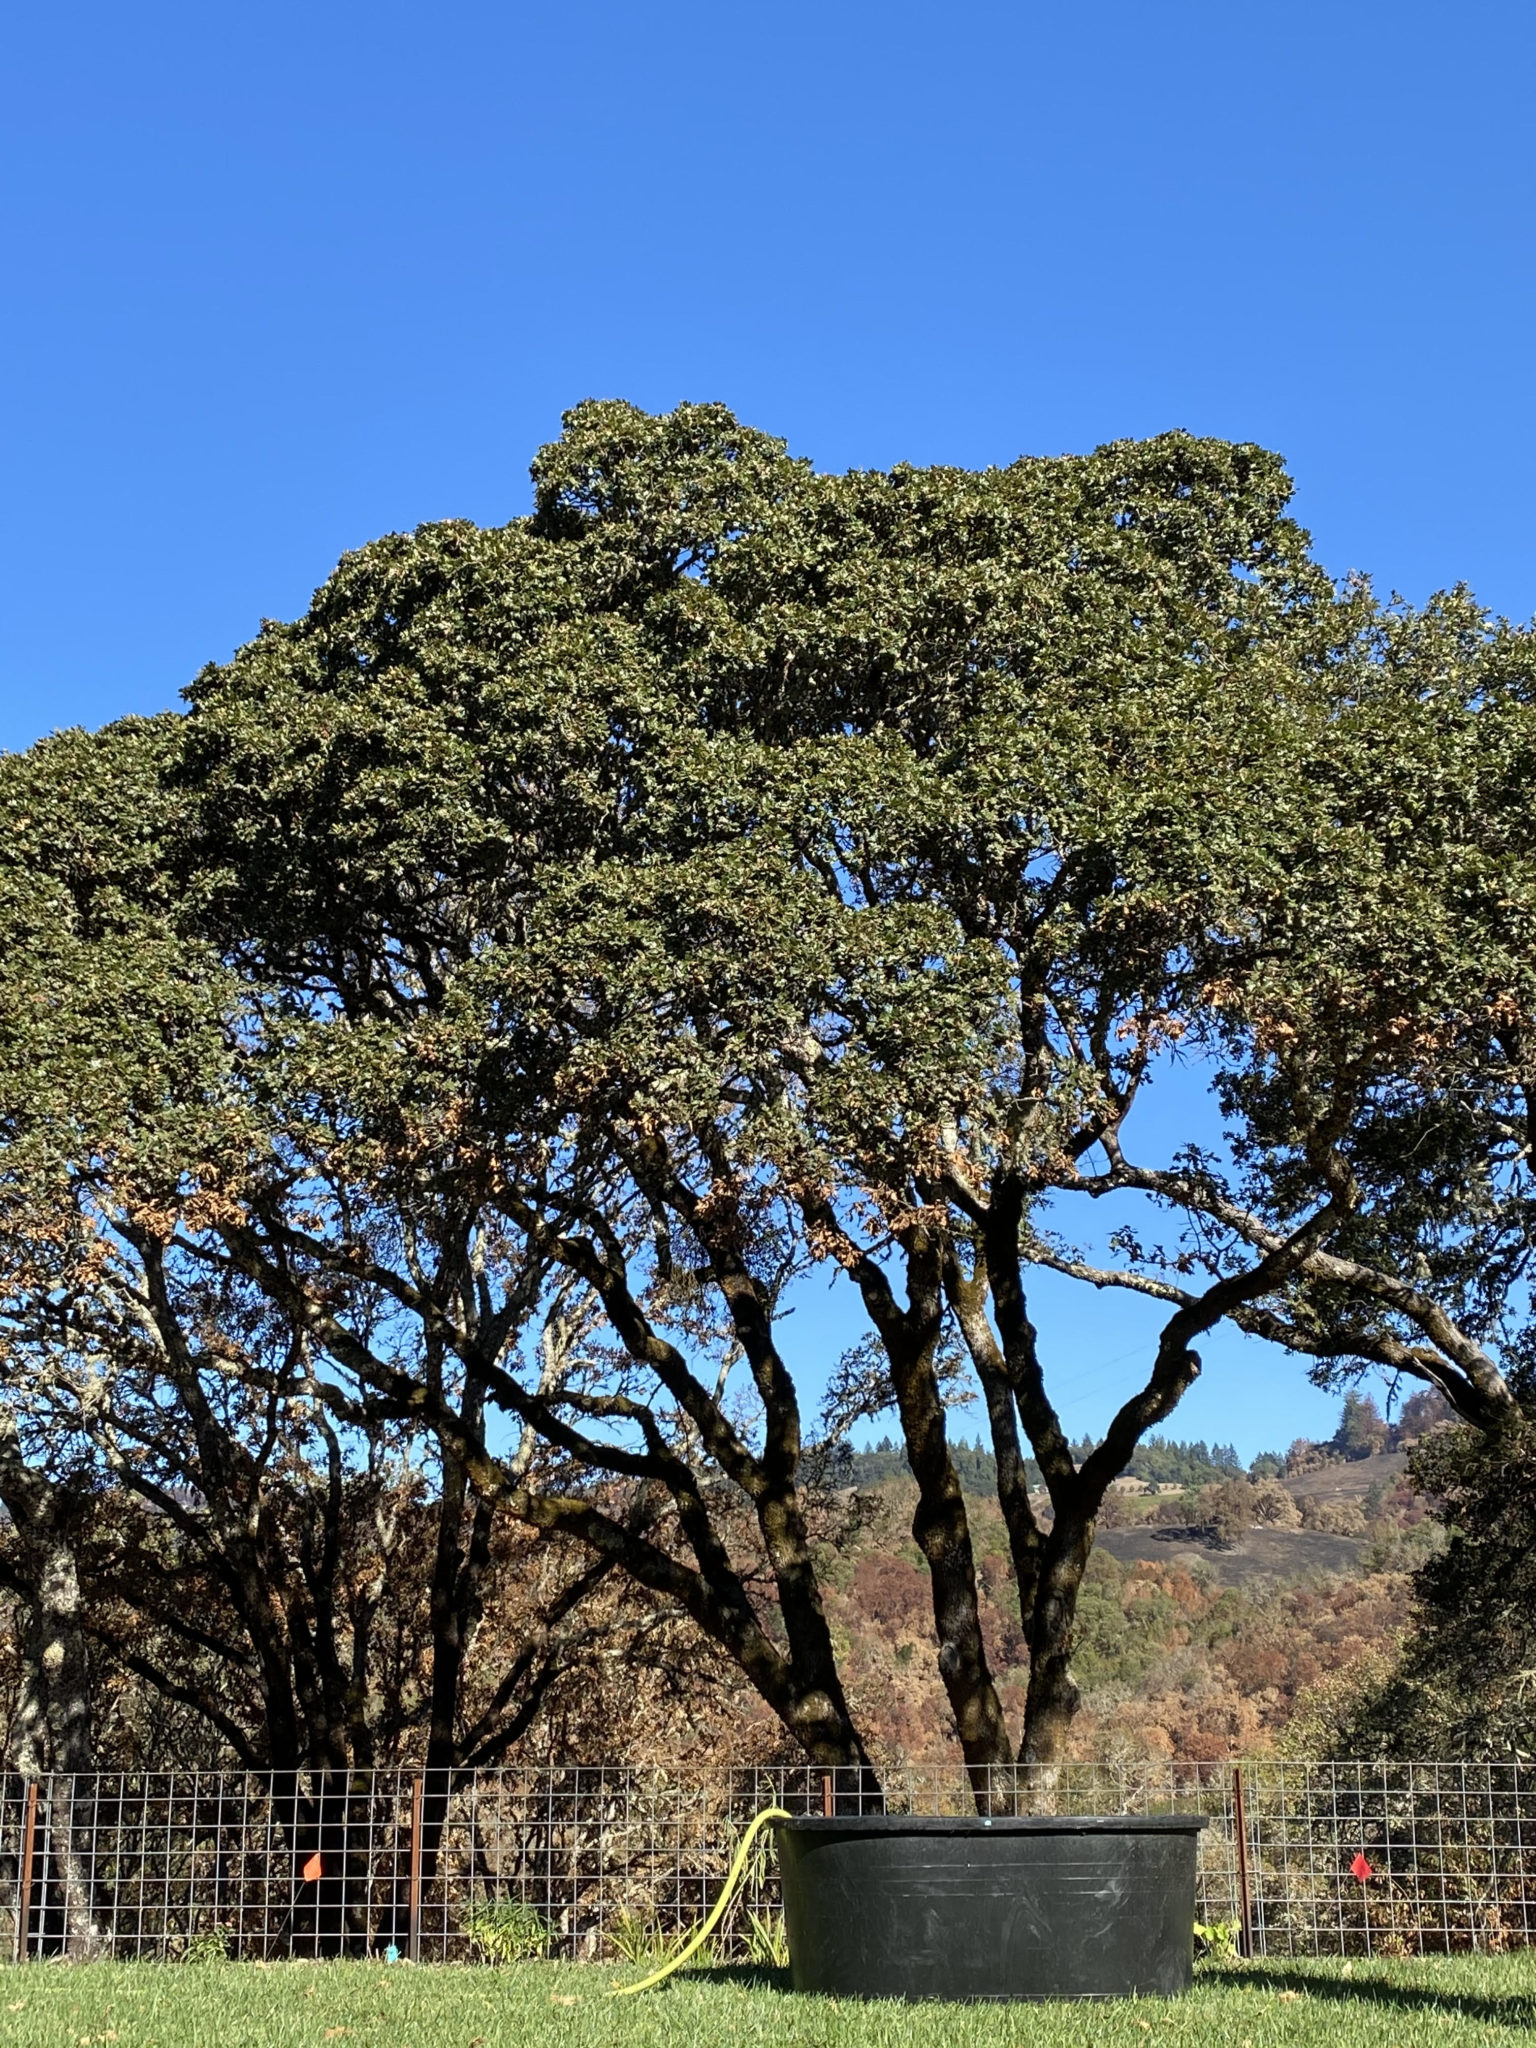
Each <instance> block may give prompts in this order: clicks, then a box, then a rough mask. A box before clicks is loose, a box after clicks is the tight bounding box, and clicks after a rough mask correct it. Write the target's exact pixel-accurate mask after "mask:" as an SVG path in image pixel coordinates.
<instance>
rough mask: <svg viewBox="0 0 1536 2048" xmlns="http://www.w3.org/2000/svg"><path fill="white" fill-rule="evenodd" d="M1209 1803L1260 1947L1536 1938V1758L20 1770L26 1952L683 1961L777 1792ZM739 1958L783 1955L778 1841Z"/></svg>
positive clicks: (11, 1918) (837, 1798) (950, 1801)
mask: <svg viewBox="0 0 1536 2048" xmlns="http://www.w3.org/2000/svg"><path fill="white" fill-rule="evenodd" d="M978 1798H979V1799H980V1800H981V1801H982V1802H984V1804H985V1806H986V1809H987V1810H988V1811H990V1812H992V1813H994V1814H1001V1813H1020V1814H1024V1813H1052V1812H1055V1813H1062V1814H1068V1813H1079V1814H1081V1813H1104V1814H1113V1813H1157V1812H1174V1811H1184V1812H1196V1813H1201V1814H1203V1815H1205V1816H1206V1819H1207V1821H1208V1825H1207V1827H1206V1829H1205V1830H1204V1832H1203V1834H1202V1836H1201V1847H1200V1868H1199V1894H1198V1907H1197V1912H1198V1917H1199V1918H1200V1920H1201V1921H1202V1922H1204V1923H1207V1924H1211V1923H1222V1924H1225V1925H1226V1926H1227V1927H1229V1928H1231V1929H1232V1930H1233V1931H1234V1934H1235V1935H1236V1937H1237V1939H1238V1940H1239V1943H1240V1945H1241V1946H1243V1947H1244V1948H1246V1949H1247V1950H1248V1951H1249V1952H1250V1953H1253V1954H1256V1955H1267V1956H1301V1955H1340V1954H1351V1953H1366V1954H1383V1955H1388V1956H1391V1955H1413V1954H1423V1953H1426V1952H1442V1953H1443V1952H1447V1951H1452V1950H1458V1949H1492V1950H1497V1949H1502V1948H1508V1947H1514V1946H1521V1945H1528V1944H1530V1943H1531V1942H1532V1940H1533V1936H1536V1771H1532V1770H1529V1769H1523V1768H1522V1767H1521V1766H1519V1765H1514V1764H1379V1763H1376V1764H1365V1763H1293V1762H1278V1761H1270V1760H1260V1761H1258V1762H1253V1763H1246V1764H1243V1765H1240V1766H1236V1765H1231V1764H1226V1763H1219V1764H1218V1763H1183V1764H1181V1763H1147V1764H1073V1765H1070V1766H1067V1767H1065V1768H1064V1769H1062V1770H1061V1771H1060V1772H1042V1771H1039V1770H1032V1769H1029V1768H1026V1767H1018V1768H1010V1769H1007V1770H995V1771H993V1772H991V1773H989V1774H986V1776H985V1778H983V1779H981V1780H980V1781H977V1782H973V1777H972V1775H971V1774H969V1773H967V1772H966V1770H965V1769H964V1767H963V1766H959V1765H953V1764H934V1765H907V1766H902V1767H899V1768H895V1769H885V1770H882V1771H881V1772H880V1773H879V1776H878V1779H876V1778H875V1777H874V1776H873V1774H871V1773H869V1772H866V1771H860V1770H854V1769H849V1770H836V1771H832V1770H825V1769H822V1768H820V1767H817V1766H806V1765H800V1766H788V1767H784V1768H775V1769H767V1768H745V1769H720V1770H707V1771H687V1770H677V1771H664V1770H646V1769H637V1768H632V1767H628V1766H610V1767H593V1766H580V1767H577V1766H571V1767H568V1768H559V1767H535V1766H524V1767H519V1768H514V1769H508V1770H500V1771H477V1772H451V1773H450V1772H437V1773H412V1772H409V1771H379V1772H360V1773H352V1774H350V1775H340V1774H334V1773H333V1774H325V1773H319V1772H307V1771H289V1772H273V1773H252V1772H224V1773H191V1772H165V1773H144V1774H136V1775H100V1776H90V1777H76V1778H69V1777H52V1778H45V1779H37V1780H22V1779H20V1778H18V1777H14V1776H12V1777H0V1955H3V1956H6V1957H9V1958H11V1959H14V1960H15V1961H18V1962H19V1961H23V1960H27V1959H31V1958H38V1957H45V1956H60V1955H65V1956H85V1955H92V1954H94V1955H113V1956H119V1957H151V1958H159V1959H164V1960H174V1959H178V1958H180V1959H187V1960H191V1959H196V1958H199V1957H213V1956H229V1957H244V1958H264V1959H269V1958H275V1957H280V1956H344V1955H392V1956H396V1957H410V1958H414V1959H420V1960H451V1961H480V1962H506V1961H513V1960H518V1959H522V1958H528V1957H534V1956H564V1957H568V1958H577V1959H590V1960H597V1959H600V1958H611V1957H614V1956H624V1957H627V1958H629V1959H630V1960H632V1961H637V1962H638V1961H645V1960H649V1959H652V1958H655V1959H660V1958H661V1957H662V1956H663V1955H664V1954H665V1953H666V1952H667V1950H668V1948H669V1946H670V1945H672V1944H673V1943H675V1942H676V1940H677V1938H678V1937H679V1936H680V1935H681V1934H683V1933H684V1932H686V1931H688V1930H691V1929H692V1928H693V1926H694V1925H695V1924H696V1923H697V1922H698V1920H699V1919H700V1917H701V1916H702V1915H703V1914H704V1912H706V1911H707V1909H708V1908H709V1907H710V1906H711V1905H712V1904H713V1903H714V1902H715V1900H716V1899H717V1898H718V1897H719V1893H720V1888H721V1886H722V1884H723V1883H724V1880H725V1875H726V1872H727V1870H728V1868H729V1865H730V1862H731V1858H732V1856H733V1854H734V1852H735V1849H736V1847H737V1845H738V1844H739V1842H740V1840H741V1836H742V1834H743V1832H744V1830H745V1828H746V1826H747V1824H748V1822H749V1821H750V1820H751V1819H752V1817H753V1815H754V1814H756V1813H758V1812H760V1811H761V1810H762V1809H763V1808H764V1807H765V1806H770V1805H777V1806H783V1807H785V1808H786V1809H787V1810H788V1811H790V1812H791V1813H812V1814H823V1813H857V1812H860V1811H864V1812H869V1811H879V1812H885V1813H897V1814H900V1813H910V1814H914V1815H940V1814H954V1815H957V1816H958V1815H964V1814H970V1813H974V1812H975V1811H976V1810H977V1802H978ZM715 1953H716V1955H717V1956H719V1957H720V1958H722V1959H733V1960H748V1961H756V1962H762V1963H768V1962H776V1961H781V1960H782V1958H783V1929H782V1921H781V1918H780V1914H779V1900H778V1891H777V1878H776V1874H775V1869H774V1862H773V1857H772V1854H771V1850H770V1849H769V1846H768V1843H767V1841H766V1839H763V1840H760V1843H759V1851H758V1853H757V1854H756V1855H755V1857H754V1860H753V1863H752V1865H751V1866H750V1867H749V1871H748V1876H747V1883H746V1885H745V1887H744V1889H743V1891H742V1892H741V1894H740V1895H739V1897H738V1899H737V1901H736V1903H735V1904H734V1905H733V1906H732V1908H731V1911H730V1914H729V1917H728V1918H727V1920H726V1921H725V1922H724V1923H723V1925H722V1927H721V1929H720V1930H719V1933H718V1936H717V1938H716V1942H715Z"/></svg>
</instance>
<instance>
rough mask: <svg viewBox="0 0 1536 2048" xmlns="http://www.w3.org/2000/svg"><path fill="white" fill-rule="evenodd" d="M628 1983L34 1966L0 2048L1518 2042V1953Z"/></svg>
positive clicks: (1528, 1973)
mask: <svg viewBox="0 0 1536 2048" xmlns="http://www.w3.org/2000/svg"><path fill="white" fill-rule="evenodd" d="M632 1974H633V1973H632V1972H625V1971H622V1970H602V1969H596V1968H590V1967H588V1968H580V1967H575V1966H562V1965H559V1964H551V1963H533V1964H523V1965H519V1966H515V1967H512V1968H508V1969H502V1970H484V1969H478V1970H477V1969H470V1968H453V1967H445V1966H427V1967H423V1968H420V1969H412V1968H411V1967H410V1966H409V1965H399V1964H397V1965H394V1966H392V1967H385V1966H384V1965H381V1964H377V1963H326V1964H321V1965H319V1966H316V1965H311V1964H301V1963H281V1964H273V1965H270V1966H264V1965H261V1964H253V1963H225V1964H218V1963H208V1964H195V1963H194V1964H153V1963H137V1964H133V1963H129V1964H122V1963H96V1964H90V1965H84V1966H80V1965H76V1966H70V1965H67V1964H53V1963H32V1964H28V1965H24V1966H23V1967H22V1968H20V1969H17V1968H14V1967H11V1968H4V1969H0V2042H3V2043H4V2048H328V2044H329V2048H544V2044H547V2048H610V2044H612V2048H693V2044H695V2043H704V2042H714V2041H720V2042H725V2043H732V2044H735V2043H741V2044H745V2048H755V2044H757V2043H763V2044H765V2048H766V2044H770V2043H772V2044H784V2048H821V2044H823V2043H824V2044H826V2048H866V2044H867V2048H929V2044H932V2048H940V2044H942V2048H972V2044H975V2048H983V2044H985V2048H1008V2044H1012V2043H1015V2042H1017V2043H1019V2044H1020V2048H1023V2044H1025V2043H1028V2044H1029V2048H1058V2044H1059V2048H1075V2044H1079V2043H1081V2044H1084V2048H1101V2044H1102V2048H1312V2044H1314V2043H1315V2044H1317V2048H1324V2044H1327V2048H1353V2044H1355V2043H1373V2044H1374V2043H1382V2044H1384V2048H1418V2044H1424V2048H1429V2044H1431V2043H1432V2044H1434V2048H1459V2044H1463V2043H1465V2044H1467V2048H1471V2044H1472V2043H1474V2042H1484V2041H1489V2042H1496V2041H1502V2040H1504V2039H1505V2038H1506V2037H1509V2036H1512V2035H1515V2034H1521V2035H1528V2034H1529V2033H1530V2031H1531V2029H1532V2027H1533V2025H1536V1953H1533V1952H1526V1953H1523V1954H1518V1955H1511V1956H1498V1957H1456V1958H1453V1959H1449V1960H1435V1961H1425V1962H1413V1963H1384V1962H1369V1963H1368V1962H1363V1961H1357V1962H1355V1963H1353V1964H1340V1963H1336V1962H1330V1963H1296V1964H1286V1965H1284V1966H1281V1965H1273V1964H1271V1965H1263V1964H1255V1965H1252V1966H1247V1967H1245V1966H1242V1965H1238V1966H1235V1967H1233V1968H1230V1969H1210V1970H1204V1971H1202V1972H1201V1974H1200V1975H1199V1977H1198V1978H1197V1981H1196V1985H1195V1989H1194V1991H1193V1992H1192V1993H1191V1995H1190V1996H1189V1997H1188V1998H1183V1999H1178V2000H1172V2001H1161V2000H1150V1999H1144V2000H1126V2001H1123V2002H1121V2001H1117V2002H1115V2003H1112V2004H1096V2005H1056V2006H1042V2005H1035V2006H902V2005H883V2004H868V2005H854V2004H847V2003H839V2002H838V2001H835V2000H831V1999H820V1998H796V1997H794V1996H793V1995H792V1994H791V1993H790V1992H789V1991H788V1987H787V1982H786V1981H785V1980H784V1978H783V1977H782V1976H780V1975H779V1974H778V1973H776V1972H773V1971H752V1970H729V1969H713V1970H705V1971H698V1972H696V1973H694V1974H692V1975H687V1974H683V1975H680V1976H679V1977H677V1978H675V1979H673V1981H672V1982H671V1983H670V1984H669V1985H667V1986H665V1987H663V1988H662V1989H660V1990H658V1991H655V1992H650V1993H645V1994H642V1996H640V1997H639V1998H637V1999H634V2000H628V1999H626V2000H621V2001H618V2002H617V2003H615V2002H614V2001H611V2000H610V1999H609V1998H608V1997H607V1996H606V1994H607V1992H608V1990H609V1989H610V1988H611V1987H612V1985H614V1984H616V1983H622V1982H623V1981H624V1980H625V1978H626V1976H628V1975H632Z"/></svg>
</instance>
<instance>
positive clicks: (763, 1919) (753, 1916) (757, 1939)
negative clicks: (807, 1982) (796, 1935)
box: [743, 1908, 789, 1970]
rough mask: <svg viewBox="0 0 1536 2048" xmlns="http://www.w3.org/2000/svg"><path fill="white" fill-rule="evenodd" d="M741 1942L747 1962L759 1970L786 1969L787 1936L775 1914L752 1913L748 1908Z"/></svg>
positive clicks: (782, 1924)
mask: <svg viewBox="0 0 1536 2048" xmlns="http://www.w3.org/2000/svg"><path fill="white" fill-rule="evenodd" d="M743 1940H744V1941H745V1943H746V1949H747V1960H748V1961H749V1962H752V1963H756V1964H757V1965H758V1966H759V1968H772V1969H775V1970H782V1969H785V1968H787V1967H788V1964H789V1936H788V1935H787V1934H786V1933H785V1931H784V1922H783V1920H782V1919H781V1918H780V1916H779V1915H778V1914H777V1913H754V1912H752V1911H751V1910H750V1908H749V1909H748V1912H747V1928H746V1933H745V1935H744V1936H743Z"/></svg>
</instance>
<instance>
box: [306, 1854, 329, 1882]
mask: <svg viewBox="0 0 1536 2048" xmlns="http://www.w3.org/2000/svg"><path fill="white" fill-rule="evenodd" d="M302 1875H303V1878H304V1882H305V1883H306V1884H313V1883H314V1882H315V1880H316V1878H318V1877H323V1876H324V1875H325V1864H324V1862H323V1861H322V1859H321V1856H320V1851H319V1850H318V1849H317V1850H316V1851H315V1853H314V1855H313V1856H311V1857H310V1859H309V1861H308V1862H307V1863H306V1864H305V1866H304V1869H303V1873H302Z"/></svg>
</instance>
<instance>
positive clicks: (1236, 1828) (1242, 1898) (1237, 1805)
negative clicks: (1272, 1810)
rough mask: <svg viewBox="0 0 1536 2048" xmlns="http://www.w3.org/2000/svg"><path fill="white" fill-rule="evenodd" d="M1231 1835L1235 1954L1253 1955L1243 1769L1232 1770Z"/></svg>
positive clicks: (1233, 1768)
mask: <svg viewBox="0 0 1536 2048" xmlns="http://www.w3.org/2000/svg"><path fill="white" fill-rule="evenodd" d="M1232 1832H1233V1834H1234V1835H1235V1836H1236V1838H1237V1952H1238V1954H1239V1955H1240V1956H1245V1957H1248V1958H1250V1959H1251V1958H1252V1955H1253V1896H1252V1894H1251V1892H1250V1891H1249V1889H1248V1812H1247V1808H1246V1806H1245V1804H1244V1800H1243V1767H1242V1765H1241V1764H1234V1765H1233V1766H1232Z"/></svg>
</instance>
